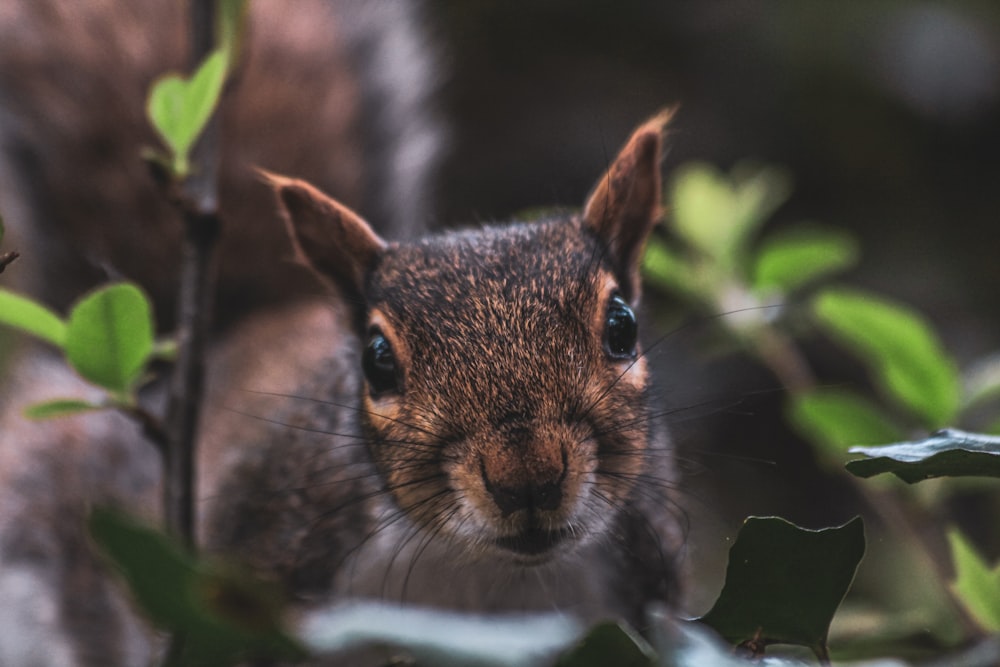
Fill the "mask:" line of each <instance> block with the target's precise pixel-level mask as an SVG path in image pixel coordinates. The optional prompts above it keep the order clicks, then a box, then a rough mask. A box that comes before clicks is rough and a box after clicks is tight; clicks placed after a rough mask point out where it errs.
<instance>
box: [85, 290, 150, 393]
mask: <svg viewBox="0 0 1000 667" xmlns="http://www.w3.org/2000/svg"><path fill="white" fill-rule="evenodd" d="M152 349H153V319H152V313H151V309H150V305H149V300H148V299H147V298H146V296H145V295H144V294H143V293H142V291H140V290H139V288H138V287H136V286H134V285H130V284H125V283H122V284H117V285H111V286H109V287H105V288H102V289H100V290H97V291H95V292H92V293H91V294H89V295H87V296H86V297H84V298H83V299H82V300H81V301H80V302H79V303H78V304H77V305H76V306H74V308H73V310H72V312H71V313H70V317H69V325H68V326H67V329H66V356H67V358H68V359H69V362H70V365H72V366H73V368H75V369H76V371H77V372H78V373H80V375H82V376H83V377H84V378H86V379H88V380H90V381H91V382H93V383H94V384H97V385H100V386H102V387H104V388H106V389H109V390H111V391H114V392H119V393H125V392H127V391H128V390H129V388H130V387H131V385H132V384H133V383H134V382H135V381H136V380H137V379H138V377H139V375H140V373H141V372H142V370H143V368H144V367H145V365H146V361H147V360H148V358H149V355H150V353H151V352H152Z"/></svg>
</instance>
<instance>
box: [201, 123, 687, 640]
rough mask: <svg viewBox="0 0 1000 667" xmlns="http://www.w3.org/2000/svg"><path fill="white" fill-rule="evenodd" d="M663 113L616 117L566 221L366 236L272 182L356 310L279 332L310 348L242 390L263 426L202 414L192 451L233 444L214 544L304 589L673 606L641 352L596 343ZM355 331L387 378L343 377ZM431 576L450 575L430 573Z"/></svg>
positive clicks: (651, 211)
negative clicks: (612, 138) (384, 343)
mask: <svg viewBox="0 0 1000 667" xmlns="http://www.w3.org/2000/svg"><path fill="white" fill-rule="evenodd" d="M668 117H669V116H668V115H662V116H660V117H658V118H657V119H654V120H652V121H650V123H648V124H647V125H644V126H643V127H641V128H640V129H639V130H638V131H637V132H636V134H635V135H634V136H633V138H632V139H631V140H630V142H629V143H628V144H627V145H626V147H625V148H624V149H623V151H622V153H621V155H620V156H619V157H618V159H617V160H616V161H615V163H614V164H613V165H612V166H611V168H610V170H609V174H608V175H607V176H605V177H604V178H602V179H601V180H600V181H599V183H598V186H597V187H596V188H595V191H594V193H593V194H592V196H591V198H590V200H589V201H588V203H587V205H586V206H585V208H584V210H585V214H584V215H583V216H581V217H574V218H568V219H561V220H552V221H548V222H542V223H535V224H530V225H515V226H509V227H487V228H484V229H480V230H471V231H463V232H451V233H446V234H443V235H441V236H436V237H430V238H428V239H425V240H422V241H417V242H411V243H401V244H394V243H389V244H386V243H384V242H383V241H381V239H379V238H378V237H377V236H375V235H374V234H373V233H372V232H371V230H370V229H369V228H368V226H367V225H366V224H365V223H364V222H363V221H362V220H361V219H360V218H359V217H358V216H356V215H355V214H353V213H350V212H349V211H346V210H345V209H344V207H343V206H342V205H339V204H337V203H336V202H334V201H332V200H329V199H327V198H326V197H325V196H324V195H322V194H320V193H319V192H318V191H316V190H315V189H314V188H311V187H310V186H308V185H306V184H303V183H301V182H298V181H294V180H289V179H283V178H278V177H272V178H271V179H270V182H271V184H272V185H273V187H275V189H276V191H277V195H278V199H279V201H280V202H281V203H282V204H283V207H284V213H285V217H286V221H287V223H288V225H289V228H290V230H291V231H292V234H293V237H294V238H295V243H296V246H297V248H298V249H299V252H300V259H301V260H302V261H304V262H305V263H306V264H307V265H309V266H310V267H311V268H312V269H313V270H315V271H316V272H318V273H319V274H320V275H321V277H322V279H323V280H324V281H328V282H329V283H331V284H332V285H334V286H335V287H336V288H337V290H338V291H339V292H340V293H341V294H350V295H352V297H353V299H352V300H351V301H349V302H348V303H346V304H344V305H345V306H346V307H347V309H348V310H356V309H358V308H359V307H360V308H361V310H362V314H363V318H361V319H358V318H348V319H347V320H346V323H344V324H337V323H336V322H337V321H336V320H333V321H331V322H330V323H329V324H328V325H326V326H325V328H324V329H323V330H310V329H308V328H305V327H300V326H286V327H285V328H284V329H282V330H281V331H283V332H284V333H283V334H281V335H284V336H289V335H291V336H292V340H293V341H296V342H293V343H291V344H292V345H293V346H297V345H298V344H299V343H298V341H302V343H306V341H307V340H308V341H313V344H312V345H311V346H309V349H313V348H315V347H316V341H322V342H323V343H328V344H329V347H328V348H327V350H326V352H324V350H323V349H316V352H315V355H316V356H315V357H313V355H312V354H309V355H305V358H306V359H310V360H311V361H305V362H304V363H305V365H306V368H305V369H304V373H303V375H302V376H300V377H299V380H300V385H299V386H294V387H290V388H289V389H287V390H284V389H277V390H275V391H277V392H278V393H279V394H280V395H278V396H275V395H273V394H270V393H269V394H268V395H266V396H263V397H261V396H258V397H256V398H255V399H254V401H253V403H252V405H253V407H252V409H251V412H252V413H253V414H257V415H266V416H267V420H268V424H267V425H266V426H264V427H262V428H261V432H260V433H257V434H255V437H254V438H253V440H252V441H251V442H249V443H248V442H244V441H242V440H241V439H240V438H239V437H233V435H232V434H231V433H229V432H227V429H226V428H225V426H222V427H220V428H212V429H211V430H210V432H209V436H208V440H207V441H208V443H209V447H208V450H209V451H211V450H212V449H213V448H214V447H222V448H226V447H230V448H232V447H234V446H235V447H236V451H238V452H239V454H238V455H237V456H234V457H233V458H232V461H233V464H232V466H231V468H230V469H229V472H228V473H226V474H225V475H224V478H223V482H222V487H221V488H222V489H223V490H222V492H221V494H220V495H219V496H218V499H217V501H216V502H214V503H213V504H212V506H211V507H210V508H209V510H208V517H209V519H208V528H207V534H208V535H209V541H210V543H211V544H212V545H213V548H215V549H218V550H222V551H231V552H234V553H239V554H241V555H243V556H244V557H245V558H246V559H247V560H248V561H250V562H251V563H252V564H253V565H254V566H255V567H257V568H258V569H260V570H261V571H263V572H270V573H274V574H277V575H278V576H280V578H281V579H282V580H283V581H284V582H285V583H286V584H287V585H288V587H289V588H290V590H292V591H293V593H295V594H297V595H299V596H306V597H308V598H312V597H315V596H320V597H324V598H325V597H328V596H330V595H333V596H334V597H338V596H342V595H348V596H358V595H360V596H362V597H367V596H375V597H390V598H396V597H399V598H401V599H405V600H407V601H410V602H417V603H423V604H433V605H438V606H445V607H452V608H463V609H480V610H483V609H507V610H523V609H536V608H550V607H551V606H553V605H555V606H560V607H563V606H565V607H567V608H573V609H576V610H577V612H578V613H580V614H581V615H582V616H583V617H585V618H597V617H601V616H605V615H623V616H626V617H628V618H630V619H631V620H632V621H633V622H637V623H641V621H642V616H641V610H642V609H643V608H644V606H645V605H646V604H648V603H649V602H651V601H654V600H659V601H663V602H668V603H672V602H673V601H674V594H675V592H676V590H675V589H676V566H675V563H674V555H675V553H676V550H677V548H678V544H677V539H678V534H677V528H676V523H675V518H674V515H673V514H672V511H671V503H672V499H671V494H670V492H669V491H668V489H669V488H670V486H671V485H672V479H673V473H672V469H671V466H670V464H669V458H668V456H667V452H668V448H667V444H666V442H665V439H664V435H663V433H662V431H661V430H660V429H659V427H658V426H657V425H656V423H655V421H654V420H652V419H651V417H650V415H649V412H648V407H647V405H646V393H647V372H646V368H645V360H644V358H643V357H642V354H641V352H638V351H637V352H636V355H635V357H634V358H632V357H628V358H613V357H609V355H608V353H607V351H606V349H605V346H604V335H605V333H604V330H605V326H606V324H605V321H606V312H607V308H608V303H609V300H610V298H611V296H612V295H613V294H615V293H624V289H625V288H624V287H623V286H624V285H629V283H628V281H629V280H631V279H632V278H633V276H634V275H635V270H636V267H635V262H636V261H637V258H638V257H639V255H640V253H641V247H642V245H643V242H644V240H645V236H646V234H648V232H649V230H650V229H651V227H652V225H653V224H654V223H655V221H656V219H657V215H658V205H659V199H658V196H657V192H658V189H659V187H658V184H659V168H658V159H656V157H657V156H658V154H659V142H660V138H659V137H660V134H661V131H662V126H663V125H664V124H665V122H666V120H667V118H668ZM621 183H627V184H628V187H627V188H625V189H622V188H620V187H619V185H620V184H621ZM607 184H610V185H611V187H612V188H613V189H614V188H618V189H616V190H614V191H613V192H612V193H610V194H609V191H608V185H607ZM603 198H607V200H606V201H600V200H602V199H603ZM595 212H598V213H595ZM634 227H638V231H637V230H636V229H634ZM629 289H630V293H629V298H630V299H631V300H632V301H633V302H636V301H637V300H638V296H639V295H638V286H637V285H636V284H634V283H633V284H630V287H629ZM342 321H343V320H342ZM352 322H353V323H354V324H353V329H354V330H353V331H349V329H350V328H351V327H352V325H351V324H350V323H352ZM275 331H276V333H277V332H278V330H277V329H276V330H275ZM376 333H377V334H378V335H382V336H384V337H385V338H386V340H388V341H389V343H390V345H391V347H392V350H393V354H394V357H395V360H396V364H397V368H398V372H397V375H396V377H397V380H396V385H395V387H396V388H395V389H393V390H389V391H379V392H377V391H375V390H374V388H373V387H372V386H370V385H369V384H367V383H366V382H365V381H364V379H363V378H361V377H359V366H360V365H361V364H360V357H361V355H362V353H361V349H362V348H363V346H364V344H365V342H366V341H367V340H368V339H369V338H370V337H371V336H373V335H376ZM249 340H252V341H255V342H257V343H258V344H259V343H260V341H261V338H260V337H258V336H253V337H251V338H250V339H249ZM286 344H287V343H286ZM267 349H268V344H267V343H265V344H264V345H263V346H262V347H260V348H259V349H258V350H256V351H249V350H246V351H241V352H240V354H239V356H240V358H246V359H256V358H257V357H258V355H260V356H261V357H264V355H266V354H267ZM331 354H332V356H331ZM310 364H313V365H312V367H310ZM244 381H245V382H246V384H242V383H240V384H239V385H238V386H243V387H250V388H254V387H262V388H266V387H268V385H269V384H272V382H273V381H272V380H271V377H270V376H268V375H267V374H266V373H265V374H260V375H258V374H257V373H253V372H251V373H249V374H248V375H247V376H246V379H245V380H244ZM261 398H263V399H264V400H263V401H262V400H260V399H261ZM224 400H225V401H227V402H229V401H232V402H233V403H232V404H237V405H238V404H241V403H244V404H245V402H246V401H245V399H241V397H240V396H239V392H235V393H233V392H231V393H230V394H229V395H228V397H227V398H225V399H224ZM229 421H230V422H231V421H232V420H229ZM449 568H453V569H455V570H456V571H455V572H452V573H451V575H441V574H439V572H440V571H442V570H445V571H447V570H448V569H449ZM533 571H534V572H538V573H539V574H540V575H542V576H547V577H553V578H555V579H559V578H565V577H570V576H571V575H570V574H569V573H571V572H581V571H582V572H587V573H588V576H589V577H591V582H590V585H591V590H589V591H585V592H581V589H580V588H577V589H575V590H573V589H572V587H570V588H569V589H566V590H563V589H561V588H558V587H554V588H553V591H551V592H550V593H551V594H550V595H544V594H543V595H539V594H538V593H537V591H532V590H530V587H532V584H531V583H530V578H526V577H527V575H529V574H530V573H531V572H533ZM436 576H437V577H440V576H448V583H447V584H441V585H440V586H436V587H435V585H434V584H433V583H432V581H434V577H436ZM503 581H507V584H506V585H503V584H501V582H503ZM491 582H492V583H491ZM512 582H513V583H512ZM638 582H641V583H638ZM497 586H502V587H503V591H502V592H500V591H498V590H497V589H496V587H497ZM476 590H478V591H480V593H479V594H478V595H474V594H473V593H472V592H473V591H476ZM470 595H471V596H472V597H471V599H470Z"/></svg>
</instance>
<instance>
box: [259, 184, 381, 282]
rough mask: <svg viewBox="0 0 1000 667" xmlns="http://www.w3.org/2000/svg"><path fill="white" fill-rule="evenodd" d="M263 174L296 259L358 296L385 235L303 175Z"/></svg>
mask: <svg viewBox="0 0 1000 667" xmlns="http://www.w3.org/2000/svg"><path fill="white" fill-rule="evenodd" d="M261 174H262V175H263V177H264V179H265V180H266V181H267V183H268V184H270V185H271V187H273V188H274V192H275V194H276V195H277V197H278V203H279V204H280V208H281V213H282V217H283V218H284V220H285V226H286V228H287V229H288V235H289V236H290V237H291V239H292V245H293V246H294V247H295V253H296V255H298V259H299V261H301V262H302V263H303V264H305V265H306V266H308V267H309V268H310V269H312V270H313V272H314V273H315V274H316V275H317V276H318V277H319V278H320V280H321V281H322V282H323V283H325V284H326V285H328V286H332V287H334V288H335V289H337V290H338V291H339V292H340V293H341V294H342V295H344V296H345V297H347V298H349V299H358V300H360V297H361V294H362V292H363V290H364V281H365V276H367V275H368V272H369V271H371V269H372V268H373V267H374V266H375V263H376V262H377V260H378V258H379V256H380V255H381V254H382V251H383V250H384V249H385V247H386V243H385V241H383V240H382V239H381V238H380V237H379V236H378V235H377V234H376V233H375V232H374V231H372V228H371V227H369V226H368V223H367V222H365V221H364V220H362V219H361V217H360V216H359V215H358V214H356V213H355V212H354V211H352V210H350V209H349V208H347V207H346V206H344V205H343V204H340V203H339V202H337V201H335V200H333V199H331V198H330V197H327V196H326V195H325V194H323V193H322V192H320V191H319V190H318V189H316V188H315V187H313V186H312V185H310V184H308V183H306V182H305V181H301V180H298V179H294V178H286V177H284V176H278V175H277V174H272V173H269V172H265V171H261Z"/></svg>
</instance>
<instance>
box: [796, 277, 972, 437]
mask: <svg viewBox="0 0 1000 667" xmlns="http://www.w3.org/2000/svg"><path fill="white" fill-rule="evenodd" d="M814 312H815V315H816V318H817V321H818V322H819V323H820V324H821V325H822V326H823V328H824V329H825V330H826V331H827V332H829V333H830V335H831V336H833V337H834V338H835V339H836V340H838V341H840V342H841V343H842V344H844V345H845V346H847V347H848V348H850V349H851V350H852V351H854V352H855V353H856V354H857V355H859V356H860V357H861V358H862V359H863V360H864V361H865V363H866V364H867V365H868V367H869V368H870V369H871V371H872V373H873V375H874V378H875V380H876V382H877V383H878V384H879V386H880V387H881V388H882V389H883V391H884V392H885V393H886V394H887V395H888V396H889V397H891V398H892V399H893V400H895V401H896V402H898V403H899V404H900V405H902V406H904V407H906V408H908V409H910V410H912V411H913V412H914V413H916V414H917V415H919V416H920V417H921V418H922V419H923V421H924V423H925V425H926V426H927V427H928V428H932V429H933V428H939V427H941V426H945V425H947V424H948V423H950V422H951V421H952V420H953V419H954V417H955V415H956V413H957V412H958V406H959V401H960V398H961V395H960V389H959V378H958V370H957V367H956V364H955V362H954V360H953V359H952V358H951V356H950V355H948V353H947V352H946V351H945V350H944V348H943V347H942V346H941V343H940V342H939V341H938V338H937V336H936V335H935V334H934V331H933V330H932V329H931V327H930V325H929V324H928V323H927V321H926V320H925V319H924V318H923V316H921V315H920V314H919V313H917V312H916V311H915V310H913V309H911V308H908V307H905V306H903V305H901V304H898V303H893V302H891V301H888V300H887V299H884V298H881V297H877V296H875V295H872V294H869V293H866V292H860V291H855V290H848V289H837V290H827V291H825V292H823V293H822V294H820V295H819V296H818V297H817V299H816V301H815V303H814Z"/></svg>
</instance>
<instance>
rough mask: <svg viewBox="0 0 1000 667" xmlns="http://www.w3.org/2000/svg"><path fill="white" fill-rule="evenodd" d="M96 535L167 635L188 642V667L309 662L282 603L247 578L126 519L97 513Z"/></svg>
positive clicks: (94, 519) (94, 516) (94, 515)
mask: <svg viewBox="0 0 1000 667" xmlns="http://www.w3.org/2000/svg"><path fill="white" fill-rule="evenodd" d="M90 533H91V535H92V536H93V537H94V539H95V541H96V542H97V543H98V544H99V545H100V546H101V548H102V549H103V551H104V552H105V553H106V554H107V555H108V556H109V557H110V558H111V560H112V561H113V562H114V564H115V565H116V566H117V567H118V569H119V570H120V571H121V574H122V576H123V577H124V578H125V580H126V582H127V583H128V585H129V589H130V590H131V592H132V595H133V596H134V597H135V600H136V602H138V604H139V605H140V607H142V609H143V610H144V611H145V612H146V613H147V614H148V615H149V618H150V620H152V621H153V623H155V624H156V625H157V626H159V627H160V628H163V629H166V630H169V631H171V632H176V633H180V634H181V635H182V636H183V637H184V649H183V654H182V660H181V663H182V664H184V665H227V664H235V663H237V662H240V661H243V660H246V659H248V658H258V657H271V658H282V659H295V658H301V657H303V655H304V653H303V651H302V649H301V648H300V647H299V646H298V645H297V644H296V643H295V642H294V641H292V640H291V639H290V638H289V637H288V636H286V635H285V634H284V633H283V632H282V631H281V629H280V625H279V620H278V616H279V610H278V606H277V604H276V603H275V599H274V596H273V595H272V594H270V593H269V592H268V591H266V590H264V589H263V588H262V587H260V586H259V585H256V584H254V583H253V582H249V581H248V580H246V579H245V578H241V577H239V576H236V575H233V574H232V573H224V572H220V571H217V570H213V569H211V568H209V567H208V566H206V565H204V564H202V563H199V562H197V561H195V560H194V559H193V558H192V557H191V556H189V555H188V554H186V553H185V552H184V551H182V550H181V549H180V548H179V547H178V546H177V545H176V544H174V543H173V542H171V541H170V540H169V539H168V538H167V537H166V536H165V535H163V534H162V533H159V532H158V531H155V530H153V529H151V528H148V527H146V526H144V525H142V524H140V523H139V522H137V521H136V520H135V519H132V518H130V517H128V516H126V515H124V514H121V513H119V512H115V511H111V510H104V509H97V510H95V511H94V512H93V513H92V514H91V517H90Z"/></svg>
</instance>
